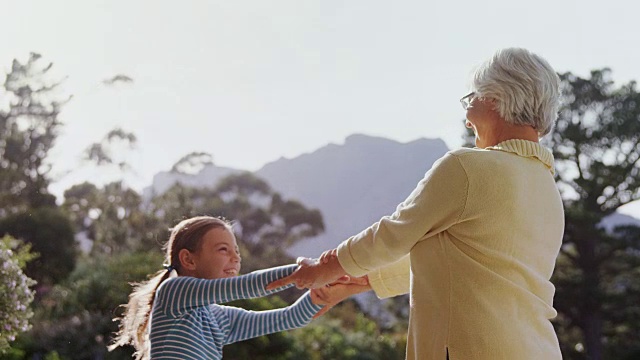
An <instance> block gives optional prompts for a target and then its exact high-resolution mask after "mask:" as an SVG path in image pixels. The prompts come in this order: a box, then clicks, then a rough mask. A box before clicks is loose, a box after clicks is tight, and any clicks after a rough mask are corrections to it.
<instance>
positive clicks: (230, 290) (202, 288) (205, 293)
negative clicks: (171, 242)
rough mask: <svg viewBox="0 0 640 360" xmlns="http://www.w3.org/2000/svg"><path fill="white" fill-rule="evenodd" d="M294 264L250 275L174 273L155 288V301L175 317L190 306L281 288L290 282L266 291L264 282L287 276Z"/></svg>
mask: <svg viewBox="0 0 640 360" xmlns="http://www.w3.org/2000/svg"><path fill="white" fill-rule="evenodd" d="M297 267H298V266H297V265H286V266H279V267H275V268H270V269H265V270H258V271H254V272H252V273H250V274H246V275H241V276H236V277H232V278H223V279H198V278H194V277H189V276H178V277H176V278H171V279H168V280H166V281H165V282H164V283H163V284H162V285H161V286H160V288H159V289H158V291H157V298H156V301H157V302H158V304H159V305H160V306H163V307H164V309H165V312H166V313H167V314H170V315H172V316H178V315H179V314H182V313H184V312H186V311H189V310H190V309H193V308H196V307H200V306H206V305H210V304H221V303H226V302H229V301H233V300H238V299H251V298H258V297H262V296H266V295H269V294H273V293H275V292H278V291H282V290H284V289H286V288H288V287H291V286H292V285H287V286H284V287H280V288H277V289H273V290H270V291H267V290H266V289H265V287H266V286H267V284H269V283H271V282H273V281H275V280H277V279H280V278H282V277H285V276H288V275H290V274H291V273H293V271H294V270H295V269H296V268H297Z"/></svg>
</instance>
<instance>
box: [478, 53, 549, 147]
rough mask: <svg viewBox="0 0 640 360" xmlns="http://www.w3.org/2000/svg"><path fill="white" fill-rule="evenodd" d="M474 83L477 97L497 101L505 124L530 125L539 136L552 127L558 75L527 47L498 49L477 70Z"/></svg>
mask: <svg viewBox="0 0 640 360" xmlns="http://www.w3.org/2000/svg"><path fill="white" fill-rule="evenodd" d="M473 86H474V88H475V91H476V96H478V97H481V98H484V97H486V98H490V99H495V100H497V106H496V110H497V111H498V112H499V113H500V116H501V117H502V118H503V119H504V120H505V121H506V122H507V123H510V124H514V125H530V126H532V127H533V128H534V129H536V130H537V131H538V137H543V136H545V135H546V134H548V133H549V132H551V130H552V129H553V125H554V123H555V121H556V118H557V117H558V110H559V108H560V78H559V77H558V74H556V72H555V71H554V70H553V68H552V67H551V65H549V63H548V62H547V61H546V60H545V59H543V58H542V57H540V56H538V55H536V54H534V53H532V52H530V51H529V50H526V49H518V48H508V49H502V50H498V51H497V52H496V53H495V55H494V56H493V57H492V58H491V59H489V60H487V61H485V62H484V63H483V64H482V65H481V66H480V67H479V68H478V69H477V70H476V72H475V74H474V79H473Z"/></svg>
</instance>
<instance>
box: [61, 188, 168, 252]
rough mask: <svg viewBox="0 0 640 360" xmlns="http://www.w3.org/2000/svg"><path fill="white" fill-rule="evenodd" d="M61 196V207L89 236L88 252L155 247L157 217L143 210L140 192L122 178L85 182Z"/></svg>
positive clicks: (136, 249) (142, 249) (123, 250)
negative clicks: (101, 183)
mask: <svg viewBox="0 0 640 360" xmlns="http://www.w3.org/2000/svg"><path fill="white" fill-rule="evenodd" d="M64 197H65V201H64V203H63V204H62V207H63V208H64V209H65V210H66V211H67V213H68V214H69V216H70V217H71V219H72V221H73V222H74V224H75V226H76V228H77V230H78V231H80V232H83V233H84V234H85V235H86V237H87V238H88V239H91V241H92V247H91V254H92V255H102V254H110V255H115V254H120V253H123V252H130V251H145V250H151V249H157V248H158V241H156V236H157V233H158V232H160V231H161V230H160V229H159V222H158V220H157V219H156V218H155V217H154V216H152V214H150V213H148V212H146V211H145V209H144V208H143V204H142V198H141V196H140V195H139V194H138V193H137V192H136V191H134V190H132V189H129V188H127V187H126V186H124V185H123V184H122V182H113V183H110V184H107V185H105V186H104V187H103V188H102V189H99V188H97V187H96V186H95V185H93V184H91V183H88V182H85V183H82V184H78V185H74V186H72V187H71V188H69V189H68V190H66V191H65V192H64ZM169 226H170V225H165V226H164V227H165V228H166V227H169ZM162 234H163V235H164V234H165V233H164V232H162Z"/></svg>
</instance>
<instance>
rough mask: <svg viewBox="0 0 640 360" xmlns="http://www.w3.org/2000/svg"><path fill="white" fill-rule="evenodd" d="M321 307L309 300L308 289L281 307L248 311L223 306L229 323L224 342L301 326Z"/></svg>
mask: <svg viewBox="0 0 640 360" xmlns="http://www.w3.org/2000/svg"><path fill="white" fill-rule="evenodd" d="M322 307H323V306H321V305H315V304H314V303H312V302H311V296H310V294H309V292H308V291H307V292H306V293H305V294H304V295H302V296H301V297H300V298H299V299H298V300H297V301H296V302H295V303H294V304H292V305H290V306H288V307H286V308H282V309H276V310H267V311H250V310H245V309H241V308H236V307H231V306H225V307H223V309H224V311H225V313H226V314H227V316H228V317H229V324H230V325H231V329H230V332H229V336H228V337H227V339H226V341H225V344H231V343H234V342H237V341H242V340H246V339H251V338H254V337H258V336H262V335H267V334H271V333H275V332H279V331H285V330H291V329H296V328H300V327H303V326H305V325H307V324H309V323H310V322H311V320H312V319H313V315H315V314H316V313H318V311H320V309H322Z"/></svg>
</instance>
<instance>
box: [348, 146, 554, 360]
mask: <svg viewBox="0 0 640 360" xmlns="http://www.w3.org/2000/svg"><path fill="white" fill-rule="evenodd" d="M563 231H564V212H563V207H562V201H561V198H560V194H559V192H558V189H557V187H556V184H555V181H554V179H553V155H552V154H551V152H550V151H549V150H547V149H545V148H544V147H542V146H540V145H539V144H538V143H535V142H531V141H526V140H508V141H505V142H502V143H500V144H498V145H496V146H493V147H489V148H486V149H478V148H474V149H461V150H456V151H451V152H449V153H447V154H446V155H445V156H444V157H442V158H441V159H439V160H438V161H437V162H436V163H435V164H434V165H433V168H432V169H431V170H429V171H428V172H427V174H426V175H425V177H424V179H423V180H422V181H420V183H419V184H418V186H417V187H416V188H415V190H414V191H413V192H412V193H411V195H409V197H408V198H407V199H406V200H405V201H404V202H403V203H402V204H400V205H398V208H397V209H396V211H395V212H394V213H393V214H392V215H391V216H386V217H383V218H382V219H381V220H380V221H378V222H377V223H375V224H373V225H372V226H370V227H369V228H367V229H365V230H364V231H362V232H361V233H359V234H358V235H355V236H353V237H351V238H349V239H348V240H346V241H344V242H343V243H341V244H340V245H339V246H338V259H339V261H340V264H341V265H342V266H343V268H344V269H345V270H346V271H347V273H349V274H351V275H353V276H362V275H364V274H368V275H369V280H370V282H371V285H372V287H373V289H374V290H375V292H376V294H377V295H378V296H379V297H390V296H396V295H400V294H404V293H407V292H410V299H411V300H410V307H411V308H410V310H411V315H410V320H409V332H408V344H407V359H421V360H423V359H436V360H444V359H445V358H446V352H447V351H448V352H449V356H450V359H451V360H472V359H473V360H501V359H504V360H507V359H508V360H527V359H531V360H534V359H535V360H554V359H561V358H562V356H561V353H560V347H559V345H558V340H557V337H556V334H555V332H554V329H553V326H552V325H551V322H550V321H549V319H552V318H554V317H555V316H556V311H555V309H554V308H553V294H554V291H555V288H554V286H553V284H551V282H550V281H549V279H550V278H551V274H552V272H553V268H554V265H555V260H556V257H557V255H558V252H559V250H560V245H561V243H562V234H563Z"/></svg>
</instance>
